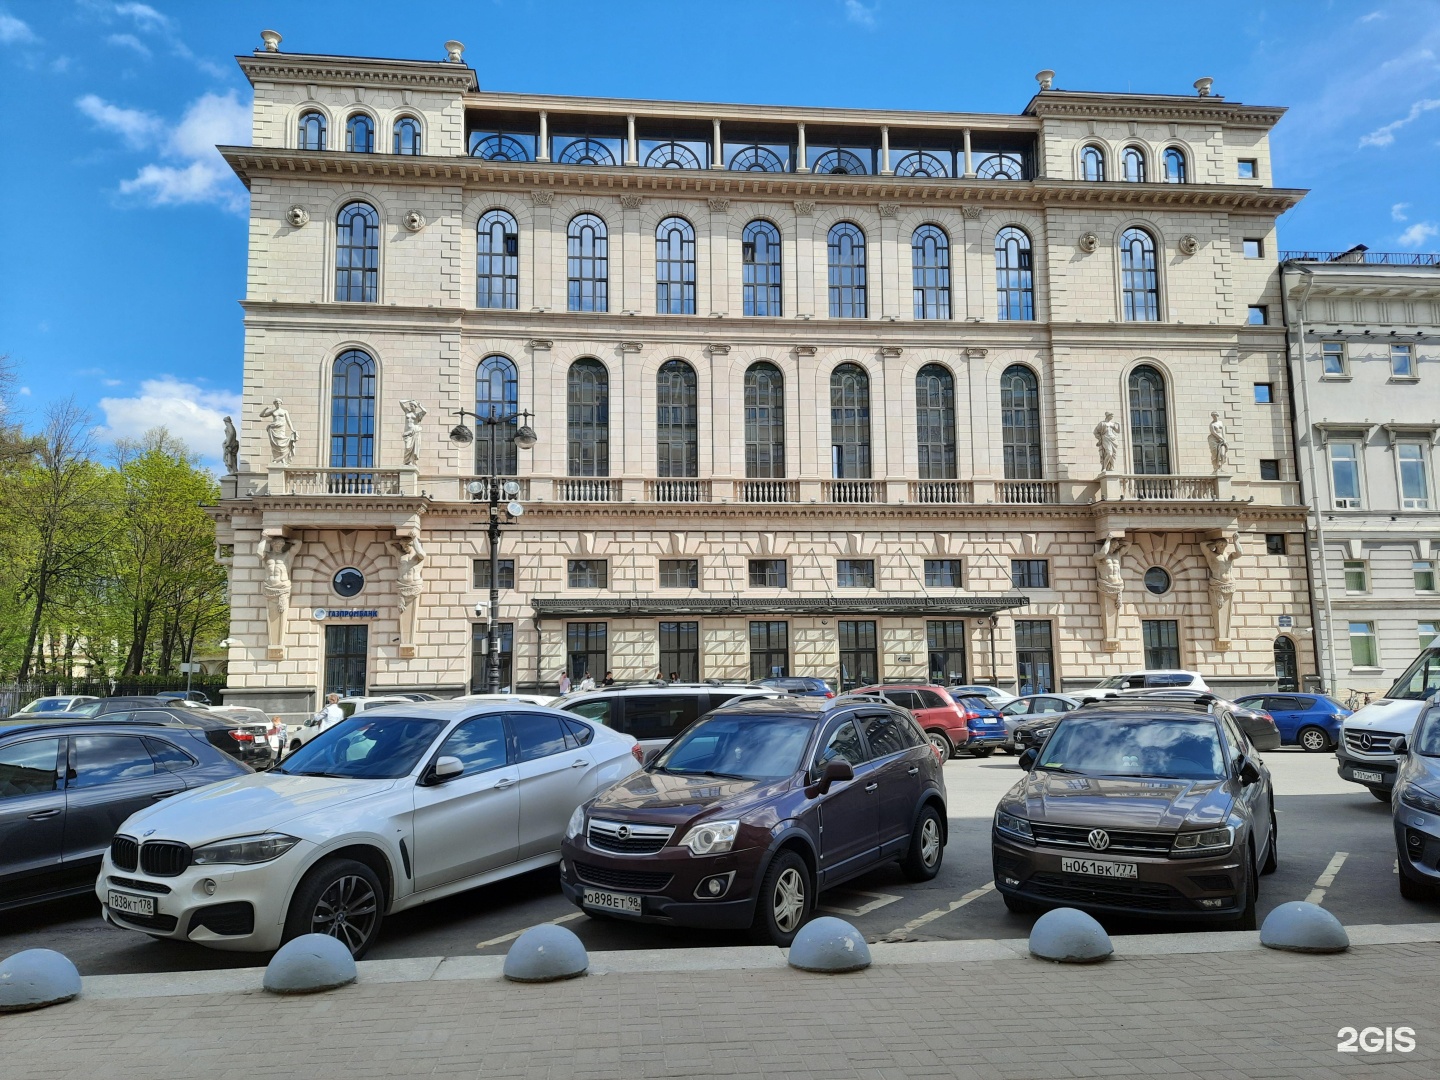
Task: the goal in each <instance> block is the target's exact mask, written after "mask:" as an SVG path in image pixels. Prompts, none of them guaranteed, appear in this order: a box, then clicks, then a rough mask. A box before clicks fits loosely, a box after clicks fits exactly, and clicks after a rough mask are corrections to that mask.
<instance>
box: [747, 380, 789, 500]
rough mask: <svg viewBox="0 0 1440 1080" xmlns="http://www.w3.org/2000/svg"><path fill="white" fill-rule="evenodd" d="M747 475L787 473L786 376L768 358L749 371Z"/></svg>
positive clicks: (760, 475) (774, 476)
mask: <svg viewBox="0 0 1440 1080" xmlns="http://www.w3.org/2000/svg"><path fill="white" fill-rule="evenodd" d="M745 475H746V476H747V477H749V478H751V479H762V480H764V479H773V478H776V477H781V476H784V475H785V376H784V375H782V374H781V373H780V369H779V368H777V367H776V366H775V365H774V364H771V363H768V362H767V361H764V360H762V361H760V362H759V363H756V364H751V365H750V367H749V369H748V370H747V371H746V372H745Z"/></svg>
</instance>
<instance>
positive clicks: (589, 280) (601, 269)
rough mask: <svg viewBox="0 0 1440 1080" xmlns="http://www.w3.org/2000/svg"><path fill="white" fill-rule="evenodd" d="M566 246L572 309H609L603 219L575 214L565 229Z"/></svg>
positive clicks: (608, 263) (590, 215)
mask: <svg viewBox="0 0 1440 1080" xmlns="http://www.w3.org/2000/svg"><path fill="white" fill-rule="evenodd" d="M566 237H567V240H566V243H567V245H568V247H569V251H570V258H569V279H570V282H569V300H568V306H569V309H570V310H571V311H609V310H610V255H609V251H610V241H609V233H608V232H607V231H606V229H605V222H604V221H602V220H601V219H600V218H599V217H597V216H596V215H594V214H577V215H576V216H575V217H573V218H571V219H570V228H569V229H568V230H567V233H566Z"/></svg>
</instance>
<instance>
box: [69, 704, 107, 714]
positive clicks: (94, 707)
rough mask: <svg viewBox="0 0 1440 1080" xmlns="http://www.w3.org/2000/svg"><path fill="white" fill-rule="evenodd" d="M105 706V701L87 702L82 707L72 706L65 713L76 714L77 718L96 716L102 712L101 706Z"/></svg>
mask: <svg viewBox="0 0 1440 1080" xmlns="http://www.w3.org/2000/svg"><path fill="white" fill-rule="evenodd" d="M103 704H104V702H103V701H86V702H84V703H83V704H80V705H72V706H70V708H68V709H66V710H65V711H66V712H72V713H75V714H76V715H77V716H94V715H95V714H96V713H98V712H99V711H100V706H101V705H103Z"/></svg>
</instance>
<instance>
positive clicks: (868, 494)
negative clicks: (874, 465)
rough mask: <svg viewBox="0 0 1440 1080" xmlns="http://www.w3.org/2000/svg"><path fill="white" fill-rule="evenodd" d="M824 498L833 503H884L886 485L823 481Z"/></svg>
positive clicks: (863, 482)
mask: <svg viewBox="0 0 1440 1080" xmlns="http://www.w3.org/2000/svg"><path fill="white" fill-rule="evenodd" d="M820 490H821V494H822V498H823V499H824V501H825V502H832V503H883V502H884V501H885V484H884V482H883V481H880V480H823V481H821V483H820Z"/></svg>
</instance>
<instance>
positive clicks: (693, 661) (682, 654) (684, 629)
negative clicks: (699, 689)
mask: <svg viewBox="0 0 1440 1080" xmlns="http://www.w3.org/2000/svg"><path fill="white" fill-rule="evenodd" d="M660 670H661V671H663V672H664V673H665V677H666V678H667V679H669V678H678V679H679V680H680V681H681V682H699V681H700V624H699V623H698V622H662V623H661V624H660Z"/></svg>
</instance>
